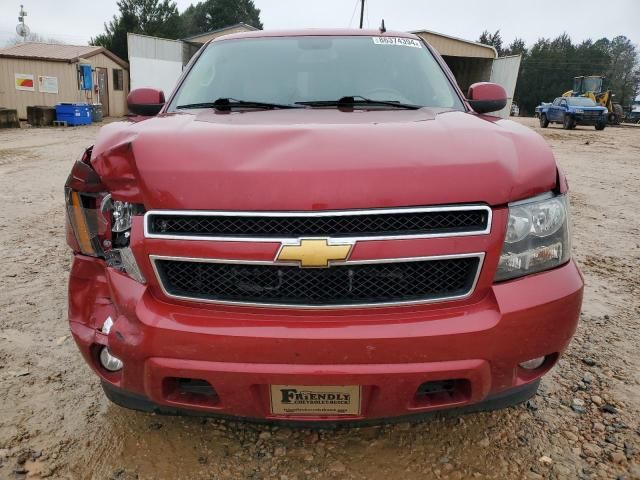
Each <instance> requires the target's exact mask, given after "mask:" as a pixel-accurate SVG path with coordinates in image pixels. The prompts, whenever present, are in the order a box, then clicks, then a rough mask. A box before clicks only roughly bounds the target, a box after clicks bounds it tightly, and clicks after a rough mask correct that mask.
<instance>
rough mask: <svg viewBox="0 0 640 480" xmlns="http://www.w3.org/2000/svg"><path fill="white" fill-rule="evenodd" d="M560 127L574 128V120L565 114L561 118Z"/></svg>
mask: <svg viewBox="0 0 640 480" xmlns="http://www.w3.org/2000/svg"><path fill="white" fill-rule="evenodd" d="M562 128H564V129H565V130H573V129H574V128H576V121H575V120H574V119H573V117H572V116H571V115H565V116H564V119H563V120H562Z"/></svg>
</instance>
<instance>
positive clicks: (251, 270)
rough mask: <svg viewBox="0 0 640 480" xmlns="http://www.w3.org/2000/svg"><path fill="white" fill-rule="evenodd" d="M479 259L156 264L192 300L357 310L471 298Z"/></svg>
mask: <svg viewBox="0 0 640 480" xmlns="http://www.w3.org/2000/svg"><path fill="white" fill-rule="evenodd" d="M479 263H480V260H479V259H478V258H477V257H469V258H455V259H442V260H430V261H412V262H399V263H376V264H360V265H348V264H347V265H336V266H333V267H331V268H322V269H308V268H307V269H305V268H299V267H295V266H276V265H246V264H227V263H205V262H196V261H176V260H162V259H158V260H156V268H157V270H158V274H159V276H160V280H161V281H162V283H163V285H164V288H165V289H166V290H167V292H168V293H169V294H171V295H175V296H180V297H188V298H193V299H202V300H214V301H222V302H224V301H227V302H241V303H261V304H280V305H293V306H295V305H300V306H306V305H308V306H323V305H326V306H331V305H357V304H375V303H387V302H405V301H418V300H434V299H439V298H446V297H456V296H461V295H464V294H467V293H469V291H470V290H471V288H472V287H473V282H474V279H475V275H476V272H477V269H478V268H479Z"/></svg>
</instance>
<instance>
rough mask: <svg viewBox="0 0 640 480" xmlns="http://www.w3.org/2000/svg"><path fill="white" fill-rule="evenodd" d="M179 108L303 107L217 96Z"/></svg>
mask: <svg viewBox="0 0 640 480" xmlns="http://www.w3.org/2000/svg"><path fill="white" fill-rule="evenodd" d="M176 108H179V109H193V108H215V109H216V110H231V109H232V108H263V109H274V108H304V107H303V106H301V105H291V104H286V103H269V102H255V101H253V100H238V99H235V98H218V99H217V100H215V101H213V102H202V103H188V104H186V105H178V106H177V107H176Z"/></svg>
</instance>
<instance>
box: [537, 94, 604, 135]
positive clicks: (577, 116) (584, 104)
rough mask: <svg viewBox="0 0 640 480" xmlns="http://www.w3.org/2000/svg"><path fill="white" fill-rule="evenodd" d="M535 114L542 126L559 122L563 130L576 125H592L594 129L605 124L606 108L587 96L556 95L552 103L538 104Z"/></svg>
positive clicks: (598, 128) (601, 128)
mask: <svg viewBox="0 0 640 480" xmlns="http://www.w3.org/2000/svg"><path fill="white" fill-rule="evenodd" d="M536 116H537V117H538V118H539V119H540V126H541V127H542V128H547V127H548V126H549V124H550V123H561V124H562V126H563V128H564V129H565V130H573V129H574V128H576V125H594V126H595V127H596V130H604V128H605V127H606V126H607V109H606V108H605V107H601V106H600V105H598V104H597V103H596V102H594V101H593V100H592V99H590V98H587V97H558V98H556V99H555V100H554V101H553V103H542V104H541V105H539V106H538V107H537V108H536Z"/></svg>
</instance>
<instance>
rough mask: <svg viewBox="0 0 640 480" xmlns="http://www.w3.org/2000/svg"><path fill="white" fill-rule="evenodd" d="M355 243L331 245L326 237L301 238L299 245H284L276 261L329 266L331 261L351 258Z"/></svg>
mask: <svg viewBox="0 0 640 480" xmlns="http://www.w3.org/2000/svg"><path fill="white" fill-rule="evenodd" d="M352 247H353V244H351V243H348V244H342V245H330V244H329V242H328V241H327V240H326V239H311V238H307V239H301V240H300V242H299V244H298V245H286V244H284V245H282V247H280V251H279V252H278V255H276V261H278V262H297V263H298V264H299V265H300V266H301V267H316V268H322V267H328V266H329V263H330V262H331V261H339V260H346V259H347V258H349V254H350V253H351V248H352Z"/></svg>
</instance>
